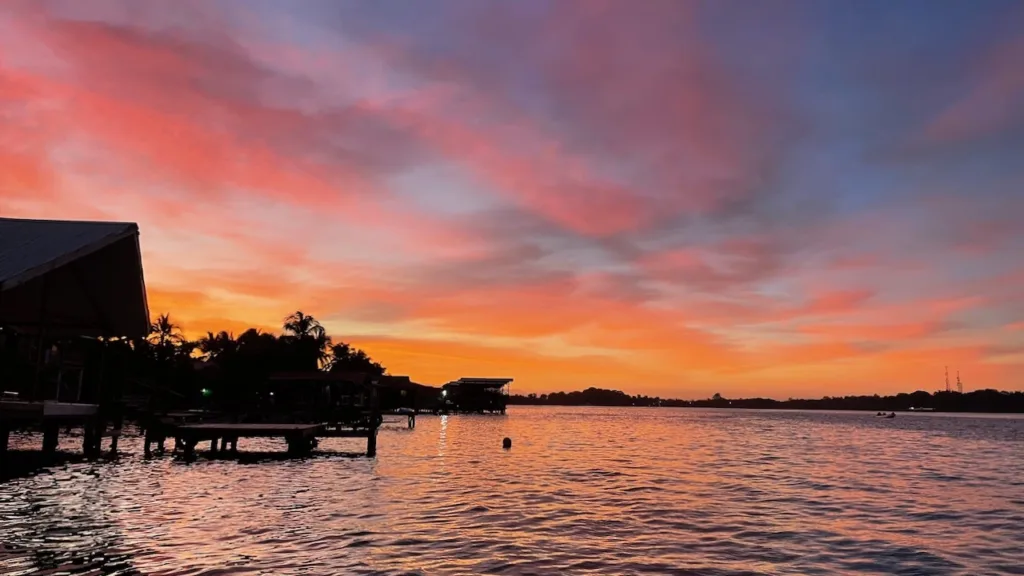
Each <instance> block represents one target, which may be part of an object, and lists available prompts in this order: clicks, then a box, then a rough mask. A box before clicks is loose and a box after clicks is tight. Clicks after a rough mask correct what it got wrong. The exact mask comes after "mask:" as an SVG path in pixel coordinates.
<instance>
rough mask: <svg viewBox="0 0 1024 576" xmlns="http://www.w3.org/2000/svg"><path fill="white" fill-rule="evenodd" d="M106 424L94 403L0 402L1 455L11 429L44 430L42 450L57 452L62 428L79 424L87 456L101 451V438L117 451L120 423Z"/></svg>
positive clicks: (0, 455) (114, 451)
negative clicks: (107, 440)
mask: <svg viewBox="0 0 1024 576" xmlns="http://www.w3.org/2000/svg"><path fill="white" fill-rule="evenodd" d="M107 424H108V422H107V419H106V418H104V417H103V416H102V415H101V413H100V410H99V406H97V405H95V404H77V403H70V402H52V401H46V402H26V401H16V400H4V401H0V458H2V456H3V454H4V453H5V452H6V451H7V448H8V443H9V441H10V440H9V438H10V434H11V432H12V431H14V430H17V429H21V428H38V429H41V430H42V431H43V452H47V453H53V452H56V451H57V445H58V444H59V439H60V430H61V428H70V427H81V428H82V429H83V430H84V431H85V433H84V434H83V436H82V452H83V453H84V454H85V455H86V456H97V455H99V454H100V452H101V448H100V443H101V442H102V439H103V438H110V439H111V440H110V450H111V452H112V453H116V452H117V441H118V438H119V437H120V435H121V430H120V427H121V424H120V421H116V422H115V423H114V426H113V427H112V428H110V429H108V426H107Z"/></svg>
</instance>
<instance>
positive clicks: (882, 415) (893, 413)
mask: <svg viewBox="0 0 1024 576" xmlns="http://www.w3.org/2000/svg"><path fill="white" fill-rule="evenodd" d="M895 417H896V413H895V412H890V413H888V414H886V413H885V412H879V413H878V414H875V418H895Z"/></svg>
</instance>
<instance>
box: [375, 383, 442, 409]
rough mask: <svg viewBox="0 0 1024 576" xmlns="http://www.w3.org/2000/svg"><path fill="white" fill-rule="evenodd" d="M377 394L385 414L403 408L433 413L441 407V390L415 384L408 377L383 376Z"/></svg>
mask: <svg viewBox="0 0 1024 576" xmlns="http://www.w3.org/2000/svg"><path fill="white" fill-rule="evenodd" d="M377 393H378V396H379V398H380V408H381V410H383V411H385V412H389V411H395V410H399V409H403V408H404V409H408V410H411V411H413V412H432V411H435V410H437V409H438V408H439V407H440V399H441V388H438V387H436V386H427V385H426V384H419V383H417V382H413V381H412V380H411V379H410V378H409V377H408V376H381V377H380V378H379V380H378V392H377Z"/></svg>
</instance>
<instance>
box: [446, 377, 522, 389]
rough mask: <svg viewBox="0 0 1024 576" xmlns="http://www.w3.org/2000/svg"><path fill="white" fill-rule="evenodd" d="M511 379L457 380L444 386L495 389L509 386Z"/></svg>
mask: <svg viewBox="0 0 1024 576" xmlns="http://www.w3.org/2000/svg"><path fill="white" fill-rule="evenodd" d="M511 382H512V378H459V379H458V380H453V381H451V382H449V383H447V384H445V386H472V387H479V388H496V387H501V386H505V385H506V384H510V383H511Z"/></svg>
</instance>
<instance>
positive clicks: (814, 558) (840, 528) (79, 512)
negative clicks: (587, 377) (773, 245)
mask: <svg viewBox="0 0 1024 576" xmlns="http://www.w3.org/2000/svg"><path fill="white" fill-rule="evenodd" d="M504 436H510V437H512V438H513V440H514V446H513V448H512V450H511V451H504V450H502V449H501V439H502V438H503V437H504ZM26 441H28V442H31V443H32V444H33V445H37V444H38V442H39V439H38V438H28V439H25V438H22V439H19V440H18V442H26ZM74 441H76V440H72V441H69V448H70V447H72V446H73V444H71V443H70V442H74ZM139 444H140V443H139V441H138V439H136V438H129V439H127V441H126V442H124V443H123V447H124V449H125V451H126V452H127V454H125V455H123V456H122V457H121V458H120V459H119V460H118V461H116V462H93V463H88V462H83V463H71V464H62V465H60V466H56V467H53V468H51V469H49V470H48V471H46V472H43V473H39V474H36V475H34V476H29V477H20V478H14V479H9V480H7V481H6V482H4V483H2V484H0V573H2V574H18V575H22V574H69V573H70V574H154V575H156V574H160V575H186V574H190V575H198V574H274V575H278V574H318V575H321V574H322V575H333V574H478V573H494V574H498V573H501V574H583V573H600V574H639V573H647V574H706V575H724V574H971V575H980V574H1024V419H1021V418H1014V417H1008V418H996V417H962V416H939V415H901V416H899V417H897V418H896V419H894V420H882V419H876V418H875V417H874V416H873V415H871V414H863V413H855V414H854V413H812V412H757V411H751V412H748V411H714V410H706V411H703V410H671V409H640V408H638V409H599V408H515V409H514V410H512V411H511V413H510V414H509V415H508V416H507V417H483V416H451V417H420V419H419V422H418V426H417V428H416V430H414V431H406V430H399V429H397V428H396V429H391V430H386V431H383V432H382V433H381V436H380V444H379V451H380V452H379V454H380V455H379V457H378V458H377V459H376V460H367V459H365V458H350V457H345V456H342V455H339V454H324V455H319V456H317V457H314V458H310V459H304V460H275V459H267V458H264V459H263V460H262V461H259V462H257V463H251V462H238V461H231V460H206V459H200V460H199V461H198V462H195V463H191V464H189V463H185V462H181V461H179V460H177V459H175V458H172V457H169V456H166V457H160V458H154V459H145V458H143V457H142V455H141V452H142V451H141V447H140V445H139ZM239 448H240V449H242V450H248V451H260V450H264V451H266V450H276V449H283V446H279V445H277V444H276V443H264V444H260V443H259V442H255V441H250V442H249V443H246V442H245V441H244V440H243V441H242V442H240V443H239ZM357 448H361V446H360V445H359V444H358V443H357V442H356V441H351V440H336V441H328V442H325V443H324V444H323V445H321V450H324V451H342V452H344V451H352V450H355V449H357ZM7 475H8V476H10V475H11V470H7Z"/></svg>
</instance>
